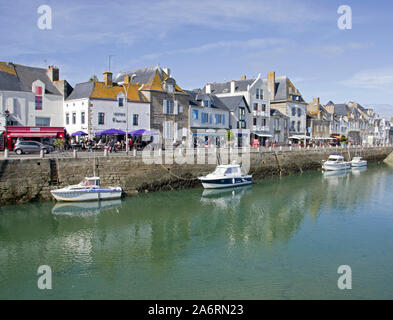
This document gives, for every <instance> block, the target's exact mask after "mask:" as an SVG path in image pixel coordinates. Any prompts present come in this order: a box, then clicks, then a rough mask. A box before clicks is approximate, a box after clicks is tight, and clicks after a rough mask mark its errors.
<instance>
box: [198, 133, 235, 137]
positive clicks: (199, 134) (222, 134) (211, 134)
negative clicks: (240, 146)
mask: <svg viewBox="0 0 393 320" xmlns="http://www.w3.org/2000/svg"><path fill="white" fill-rule="evenodd" d="M192 135H193V136H203V137H226V136H227V135H226V134H225V133H212V132H197V133H193V134H192Z"/></svg>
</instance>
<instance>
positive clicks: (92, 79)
mask: <svg viewBox="0 0 393 320" xmlns="http://www.w3.org/2000/svg"><path fill="white" fill-rule="evenodd" d="M89 81H90V82H98V77H97V76H96V75H94V76H92V77H90V79H89Z"/></svg>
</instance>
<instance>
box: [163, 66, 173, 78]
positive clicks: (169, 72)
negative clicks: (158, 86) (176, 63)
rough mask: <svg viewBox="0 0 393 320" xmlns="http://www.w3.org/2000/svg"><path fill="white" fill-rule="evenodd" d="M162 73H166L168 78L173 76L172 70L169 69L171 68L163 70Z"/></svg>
mask: <svg viewBox="0 0 393 320" xmlns="http://www.w3.org/2000/svg"><path fill="white" fill-rule="evenodd" d="M162 71H164V72H165V73H166V74H167V75H168V77H170V76H171V69H169V68H162Z"/></svg>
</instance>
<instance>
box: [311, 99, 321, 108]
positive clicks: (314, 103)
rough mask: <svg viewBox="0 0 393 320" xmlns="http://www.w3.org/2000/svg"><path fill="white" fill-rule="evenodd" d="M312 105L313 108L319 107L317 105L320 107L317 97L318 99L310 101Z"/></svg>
mask: <svg viewBox="0 0 393 320" xmlns="http://www.w3.org/2000/svg"><path fill="white" fill-rule="evenodd" d="M312 103H313V105H314V106H319V105H320V103H319V97H318V98H313V99H312Z"/></svg>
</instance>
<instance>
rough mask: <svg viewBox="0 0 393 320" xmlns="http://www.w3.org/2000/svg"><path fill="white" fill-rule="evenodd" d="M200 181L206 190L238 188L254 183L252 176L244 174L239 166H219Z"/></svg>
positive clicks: (200, 178)
mask: <svg viewBox="0 0 393 320" xmlns="http://www.w3.org/2000/svg"><path fill="white" fill-rule="evenodd" d="M198 179H199V180H200V181H201V182H202V185H203V187H204V188H206V189H218V188H228V187H237V186H244V185H248V184H251V183H252V175H248V174H244V173H243V172H242V167H241V166H240V165H239V164H227V165H219V166H217V168H216V170H214V172H212V173H209V174H208V175H206V176H204V177H199V178H198Z"/></svg>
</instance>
